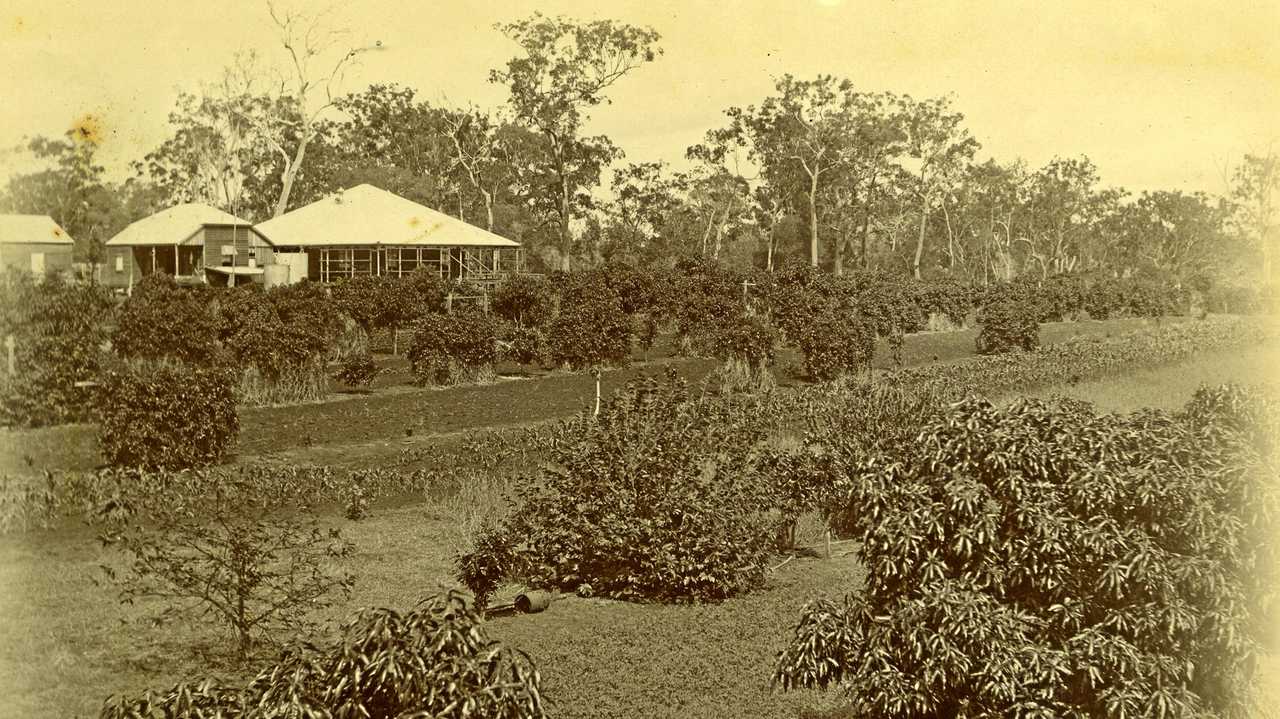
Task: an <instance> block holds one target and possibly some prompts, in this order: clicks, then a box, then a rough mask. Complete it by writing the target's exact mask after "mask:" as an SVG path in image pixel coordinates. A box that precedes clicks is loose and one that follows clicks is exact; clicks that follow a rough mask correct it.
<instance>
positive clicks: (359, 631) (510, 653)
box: [100, 592, 544, 719]
mask: <svg viewBox="0 0 1280 719" xmlns="http://www.w3.org/2000/svg"><path fill="white" fill-rule="evenodd" d="M540 683H541V678H540V677H539V675H538V671H537V669H536V668H535V667H534V665H533V662H532V661H531V660H530V659H529V657H528V656H527V655H525V654H524V653H523V652H520V651H518V650H512V649H509V648H507V647H505V646H503V645H501V644H500V643H498V642H497V641H494V640H490V639H489V638H488V637H487V636H486V634H485V631H484V628H483V624H482V618H481V616H480V615H479V613H477V612H476V611H475V609H474V608H473V607H472V606H471V605H469V604H468V602H467V601H466V599H465V598H464V597H463V596H461V595H459V594H456V593H453V592H450V593H448V594H444V595H436V596H431V597H427V598H426V599H424V600H423V601H421V602H420V603H419V604H418V606H417V607H416V608H414V609H413V610H411V611H408V612H404V613H400V612H397V611H395V610H392V609H365V610H362V611H361V612H359V613H358V614H356V615H355V616H354V617H353V618H352V619H351V620H349V621H348V622H347V623H346V624H345V625H344V627H343V628H342V632H341V636H340V637H339V638H338V640H337V641H335V642H333V643H332V644H330V645H328V646H324V647H319V646H314V645H311V644H298V645H295V646H292V647H290V648H289V649H288V650H287V651H285V652H284V653H283V654H282V655H281V657H280V658H279V660H277V661H276V662H275V663H274V664H271V665H269V666H267V667H264V668H263V669H262V670H261V671H260V672H258V674H257V676H256V677H255V678H254V679H253V680H252V681H251V682H249V684H248V685H247V686H245V687H243V688H233V687H228V686H225V685H223V684H220V683H218V682H216V681H214V680H203V681H196V682H188V683H182V684H179V685H177V686H175V687H173V688H172V689H170V690H169V691H167V692H154V693H153V692H147V693H145V694H143V695H142V696H139V697H110V698H108V699H107V701H106V703H105V705H104V706H103V708H102V712H101V714H100V716H101V717H102V719H152V718H157V719H158V718H159V717H165V718H174V719H177V718H184V719H185V718H187V717H191V718H194V717H223V718H225V719H251V718H252V719H259V718H262V719H265V718H266V717H286V716H287V717H313V718H317V719H318V718H320V717H444V718H447V719H481V718H483V719H536V718H538V717H542V716H544V713H543V709H542V695H541V690H540Z"/></svg>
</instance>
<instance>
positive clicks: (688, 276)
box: [660, 260, 746, 352]
mask: <svg viewBox="0 0 1280 719" xmlns="http://www.w3.org/2000/svg"><path fill="white" fill-rule="evenodd" d="M665 284H666V289H667V291H666V292H665V293H664V294H663V295H662V298H661V300H660V304H661V306H662V310H661V312H662V314H663V315H664V316H666V317H670V318H671V320H672V321H673V322H674V324H675V329H676V337H677V339H678V340H679V342H680V347H681V349H682V350H683V351H685V352H690V351H698V350H702V349H704V348H705V345H704V344H703V342H702V340H703V339H704V337H703V334H704V333H705V332H706V331H707V330H708V329H711V328H715V327H719V326H721V325H723V324H725V323H727V322H730V321H732V320H734V319H735V318H737V317H741V316H742V315H743V314H745V311H746V307H745V305H746V303H745V300H744V299H743V296H742V294H743V293H742V278H741V277H739V276H738V275H736V274H734V273H732V272H729V271H728V270H726V269H725V268H723V267H721V266H720V265H718V264H716V263H715V262H713V261H711V260H682V261H680V262H679V263H678V264H677V265H676V268H675V271H674V272H672V273H671V275H670V276H669V278H668V279H667V280H666V283H665Z"/></svg>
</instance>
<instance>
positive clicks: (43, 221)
mask: <svg viewBox="0 0 1280 719" xmlns="http://www.w3.org/2000/svg"><path fill="white" fill-rule="evenodd" d="M32 243H40V244H52V245H74V244H75V240H72V239H71V235H68V234H67V231H66V230H64V229H62V228H61V227H58V223H56V222H54V221H53V218H52V217H50V216H48V215H0V245H25V244H32Z"/></svg>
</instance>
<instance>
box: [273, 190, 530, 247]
mask: <svg viewBox="0 0 1280 719" xmlns="http://www.w3.org/2000/svg"><path fill="white" fill-rule="evenodd" d="M254 229H256V230H257V231H258V234H260V235H262V236H263V237H264V238H266V240H267V241H268V242H270V243H271V244H273V245H275V246H277V247H288V246H299V247H332V246H353V245H410V246H413V245H417V246H431V247H460V246H464V247H519V246H520V243H519V242H514V241H512V240H508V239H507V238H505V237H501V236H498V235H495V234H493V233H492V232H489V231H488V230H482V229H480V228H479V227H476V226H475V225H470V224H467V223H466V222H463V221H462V220H459V219H457V218H455V217H450V216H448V215H446V214H444V213H442V212H437V211H435V210H433V209H431V208H430V207H426V206H425V205H419V204H418V203H416V202H412V201H410V200H406V199H404V198H403V197H400V196H399V195H395V194H392V193H390V192H387V191H386V190H382V189H379V188H377V187H374V186H373V185H357V186H356V187H352V188H349V189H346V190H343V191H341V192H339V193H337V194H334V195H332V196H330V197H326V198H324V199H322V200H317V201H315V202H313V203H311V204H309V205H306V206H304V207H299V208H298V209H296V210H294V211H292V212H287V213H285V214H283V215H281V216H279V217H276V218H274V219H270V220H267V221H266V222H263V223H261V224H259V225H255V226H254Z"/></svg>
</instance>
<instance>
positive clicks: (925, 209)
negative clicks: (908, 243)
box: [911, 197, 929, 280]
mask: <svg viewBox="0 0 1280 719" xmlns="http://www.w3.org/2000/svg"><path fill="white" fill-rule="evenodd" d="M928 226H929V199H928V198H927V197H922V198H921V200H920V234H919V235H918V236H917V237H916V256H915V259H914V260H912V262H911V274H912V275H913V276H914V277H915V278H916V279H917V280H918V279H920V260H921V258H923V257H924V231H925V229H926V228H927V227H928Z"/></svg>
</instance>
